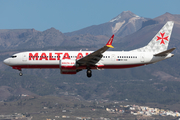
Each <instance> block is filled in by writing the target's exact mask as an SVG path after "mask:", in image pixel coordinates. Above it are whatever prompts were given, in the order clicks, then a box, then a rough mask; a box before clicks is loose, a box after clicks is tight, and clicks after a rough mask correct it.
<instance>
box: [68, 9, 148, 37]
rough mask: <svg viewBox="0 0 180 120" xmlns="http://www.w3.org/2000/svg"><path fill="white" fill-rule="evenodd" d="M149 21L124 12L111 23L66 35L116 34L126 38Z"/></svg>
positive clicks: (129, 12)
mask: <svg viewBox="0 0 180 120" xmlns="http://www.w3.org/2000/svg"><path fill="white" fill-rule="evenodd" d="M147 20H148V19H146V18H143V17H139V16H137V15H135V14H134V13H132V12H131V11H124V12H122V13H121V14H119V15H118V16H117V17H115V18H113V19H111V20H110V21H109V22H106V23H103V24H100V25H93V26H90V27H87V28H84V29H81V30H78V31H74V32H71V33H65V35H67V36H74V35H80V34H91V35H94V36H97V35H105V36H110V35H112V34H115V36H118V37H124V36H126V35H129V34H132V33H134V32H136V31H137V30H139V29H140V28H141V27H142V22H143V21H147Z"/></svg>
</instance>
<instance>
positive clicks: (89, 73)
mask: <svg viewBox="0 0 180 120" xmlns="http://www.w3.org/2000/svg"><path fill="white" fill-rule="evenodd" d="M86 73H87V77H88V78H90V77H91V76H92V71H91V69H87V72H86Z"/></svg>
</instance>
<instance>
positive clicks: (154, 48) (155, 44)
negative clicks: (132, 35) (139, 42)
mask: <svg viewBox="0 0 180 120" xmlns="http://www.w3.org/2000/svg"><path fill="white" fill-rule="evenodd" d="M173 25H174V22H173V21H168V22H167V23H166V24H165V25H164V26H163V27H162V28H161V30H160V31H159V32H158V33H157V34H156V35H155V36H154V38H153V39H152V40H151V41H150V42H149V43H148V45H146V46H144V47H142V48H139V49H135V50H132V51H133V52H154V53H159V52H163V51H166V50H167V48H168V44H169V41H170V37H171V32H172V29H173Z"/></svg>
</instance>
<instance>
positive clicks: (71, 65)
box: [59, 59, 77, 74]
mask: <svg viewBox="0 0 180 120" xmlns="http://www.w3.org/2000/svg"><path fill="white" fill-rule="evenodd" d="M59 67H60V70H61V74H76V73H77V64H76V60H70V59H64V60H60V61H59Z"/></svg>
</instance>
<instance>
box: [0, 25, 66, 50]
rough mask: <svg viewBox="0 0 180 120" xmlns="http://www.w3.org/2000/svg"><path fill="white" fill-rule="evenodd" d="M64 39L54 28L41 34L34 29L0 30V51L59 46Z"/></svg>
mask: <svg viewBox="0 0 180 120" xmlns="http://www.w3.org/2000/svg"><path fill="white" fill-rule="evenodd" d="M65 39H66V36H64V35H63V33H61V32H60V31H59V30H56V29H55V28H50V29H48V30H45V31H43V32H40V31H37V30H35V29H20V30H18V29H13V30H0V50H8V49H28V48H30V49H32V48H44V47H47V46H48V47H49V46H60V45H61V43H62V42H63V41H64V40H65Z"/></svg>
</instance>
